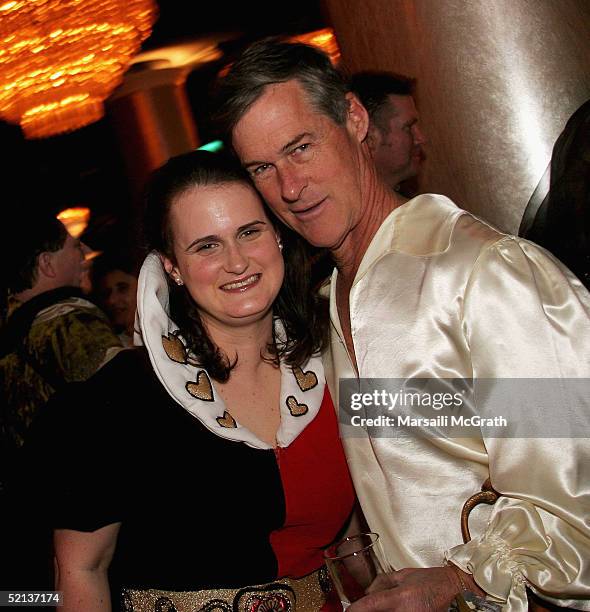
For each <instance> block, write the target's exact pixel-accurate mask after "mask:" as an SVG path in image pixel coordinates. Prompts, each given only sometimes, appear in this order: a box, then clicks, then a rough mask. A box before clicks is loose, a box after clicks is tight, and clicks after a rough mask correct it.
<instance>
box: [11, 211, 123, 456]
mask: <svg viewBox="0 0 590 612" xmlns="http://www.w3.org/2000/svg"><path fill="white" fill-rule="evenodd" d="M13 214H14V215H16V213H13ZM32 218H33V222H32V223H30V224H27V223H25V219H21V218H16V219H12V222H11V220H10V215H8V218H7V219H6V221H5V226H4V227H5V228H8V227H10V228H11V229H12V230H16V229H17V228H18V227H19V224H20V223H22V226H21V227H24V228H25V230H24V231H23V232H22V234H21V235H20V236H19V237H18V240H17V241H16V243H15V242H14V241H11V243H12V244H16V246H12V247H11V251H10V259H11V263H10V265H9V266H7V269H6V271H5V276H7V278H6V283H7V288H8V293H9V296H10V297H9V310H8V318H7V321H6V324H5V325H4V326H3V327H2V329H1V330H0V381H1V386H0V389H1V392H2V394H3V396H4V402H3V407H2V414H1V420H0V432H1V434H2V435H1V440H2V445H3V447H4V452H5V453H7V454H8V455H10V456H11V455H12V454H13V453H14V452H15V451H16V450H17V449H18V448H20V447H21V446H22V444H23V441H24V439H25V437H26V432H27V430H28V428H29V426H30V425H31V423H32V421H33V420H34V418H35V415H36V414H37V411H38V410H39V408H40V406H42V405H43V404H45V403H46V402H47V400H48V399H49V397H50V396H51V395H52V394H53V393H54V392H55V391H56V390H57V389H58V388H60V387H61V386H63V385H64V384H65V383H67V382H71V381H80V380H85V379H87V378H89V377H90V376H91V375H92V374H93V373H94V372H96V371H97V370H98V369H99V368H100V367H101V366H102V365H103V364H104V363H106V362H107V361H108V360H109V359H110V358H111V357H113V356H114V355H115V354H116V353H117V352H118V351H119V350H120V349H121V348H122V346H121V343H120V341H119V339H118V338H117V336H116V334H115V332H114V330H113V329H112V327H111V325H110V323H109V321H108V319H107V318H106V316H105V315H104V313H102V311H100V310H99V309H98V308H97V307H96V306H95V305H94V304H92V303H91V302H89V301H87V300H86V299H84V298H83V297H82V293H81V291H80V283H81V281H82V279H83V277H84V274H85V272H86V263H85V252H86V250H87V249H86V247H85V246H84V245H83V244H82V243H81V242H80V240H78V239H76V238H73V237H72V236H70V234H68V232H67V230H66V228H65V227H64V225H63V224H62V223H61V222H60V221H58V220H57V219H56V218H55V217H54V216H53V215H52V214H50V213H49V212H47V213H44V212H40V213H36V214H35V215H33V216H32ZM6 467H7V466H6V463H5V465H4V468H6Z"/></svg>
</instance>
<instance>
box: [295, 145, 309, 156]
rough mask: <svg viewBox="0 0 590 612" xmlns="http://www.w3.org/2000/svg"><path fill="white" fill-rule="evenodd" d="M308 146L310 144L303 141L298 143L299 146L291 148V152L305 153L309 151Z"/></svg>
mask: <svg viewBox="0 0 590 612" xmlns="http://www.w3.org/2000/svg"><path fill="white" fill-rule="evenodd" d="M310 147H311V144H310V143H309V142H305V143H303V144H300V145H299V146H297V147H295V148H294V149H293V153H294V154H295V155H297V154H298V153H305V152H306V151H309V148H310Z"/></svg>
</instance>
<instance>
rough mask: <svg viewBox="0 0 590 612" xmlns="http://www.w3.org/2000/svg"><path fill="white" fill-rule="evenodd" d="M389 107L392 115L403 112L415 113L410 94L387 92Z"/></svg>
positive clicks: (414, 105)
mask: <svg viewBox="0 0 590 612" xmlns="http://www.w3.org/2000/svg"><path fill="white" fill-rule="evenodd" d="M387 99H388V100H389V108H390V111H391V113H392V114H393V115H401V114H404V113H406V114H407V113H411V114H413V115H415V114H417V111H416V104H415V103H414V98H413V97H412V96H410V95H407V96H402V95H398V94H389V96H388V97H387Z"/></svg>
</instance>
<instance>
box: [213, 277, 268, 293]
mask: <svg viewBox="0 0 590 612" xmlns="http://www.w3.org/2000/svg"><path fill="white" fill-rule="evenodd" d="M261 276H262V274H260V273H257V274H250V276H247V277H246V278H242V279H240V280H236V281H232V282H231V283H224V284H223V285H221V287H220V289H222V290H223V291H245V290H246V289H249V288H250V287H251V286H252V285H255V284H256V283H257V282H258V281H259V280H260V277H261Z"/></svg>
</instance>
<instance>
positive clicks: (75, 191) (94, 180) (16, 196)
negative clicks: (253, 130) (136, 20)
mask: <svg viewBox="0 0 590 612" xmlns="http://www.w3.org/2000/svg"><path fill="white" fill-rule="evenodd" d="M156 1H157V0H156ZM158 6H159V17H158V20H157V21H156V23H155V25H154V28H153V30H152V34H151V35H150V37H149V38H148V39H147V40H146V41H145V42H144V44H143V47H142V51H147V50H150V49H154V48H158V47H161V46H165V45H168V44H173V43H178V42H184V41H189V40H195V39H198V38H199V37H200V36H204V35H207V34H211V33H215V32H235V33H236V37H235V38H233V39H232V40H231V41H230V42H227V43H223V44H222V45H221V48H222V50H223V51H224V58H223V60H221V62H219V63H213V64H210V65H208V66H206V67H205V68H199V69H197V70H195V71H193V72H192V73H191V74H190V75H189V77H188V79H187V84H186V88H187V94H188V98H189V102H190V105H191V109H192V112H193V116H194V117H195V122H196V124H197V126H198V131H199V136H200V139H201V142H202V143H206V142H208V141H209V140H211V139H213V138H215V136H216V135H215V133H214V131H212V128H211V127H210V125H209V122H208V115H209V108H208V101H209V99H208V96H207V92H208V91H209V89H210V86H211V83H212V80H213V78H214V77H215V76H216V74H217V72H218V70H219V69H221V68H222V67H223V66H224V65H225V64H226V63H228V62H230V61H231V60H232V59H233V58H234V57H235V56H236V55H237V54H238V53H239V52H240V51H241V49H243V48H244V47H245V46H246V45H247V44H248V43H249V42H251V41H253V40H256V39H259V38H262V37H264V36H269V35H274V34H298V33H303V32H308V31H311V30H315V29H319V28H322V27H325V26H326V25H327V23H326V21H325V16H324V14H323V10H322V7H321V2H320V0H313V1H310V0H299V1H298V2H292V3H288V2H287V3H283V2H276V1H274V2H269V1H258V2H254V3H248V2H235V3H228V2H218V1H216V0H211V1H210V2H202V1H198V0H160V1H159V2H158ZM0 146H2V150H3V151H4V155H3V163H2V165H1V173H0V180H1V181H2V185H3V190H2V193H3V194H4V197H5V198H6V200H5V201H4V203H3V205H4V206H24V207H28V208H30V210H31V221H34V211H35V208H36V207H49V208H51V209H52V210H53V211H55V212H56V213H57V212H59V211H60V210H62V209H64V208H67V207H70V206H76V205H77V206H88V207H89V208H90V209H91V211H92V218H91V222H90V226H89V228H88V230H87V232H86V234H85V236H84V239H85V240H86V242H88V243H89V244H90V245H91V246H92V247H94V248H97V249H102V248H105V246H106V243H109V242H111V241H112V240H116V241H117V240H121V239H123V240H124V239H125V234H126V232H127V229H128V228H127V224H128V223H129V220H130V215H131V213H132V210H131V208H132V205H131V196H130V194H129V192H128V187H127V182H126V180H125V176H124V175H123V164H122V160H121V157H120V153H119V151H118V149H117V145H116V141H115V137H114V133H113V131H112V128H111V126H110V124H109V120H108V116H107V117H105V118H103V119H101V120H100V121H98V122H96V123H94V124H92V125H89V126H87V127H84V128H81V129H79V130H77V131H75V132H72V133H69V134H64V135H61V136H55V137H52V138H47V139H42V140H26V139H25V138H24V137H23V136H22V133H21V130H20V127H18V126H15V125H9V124H7V123H3V122H0Z"/></svg>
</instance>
